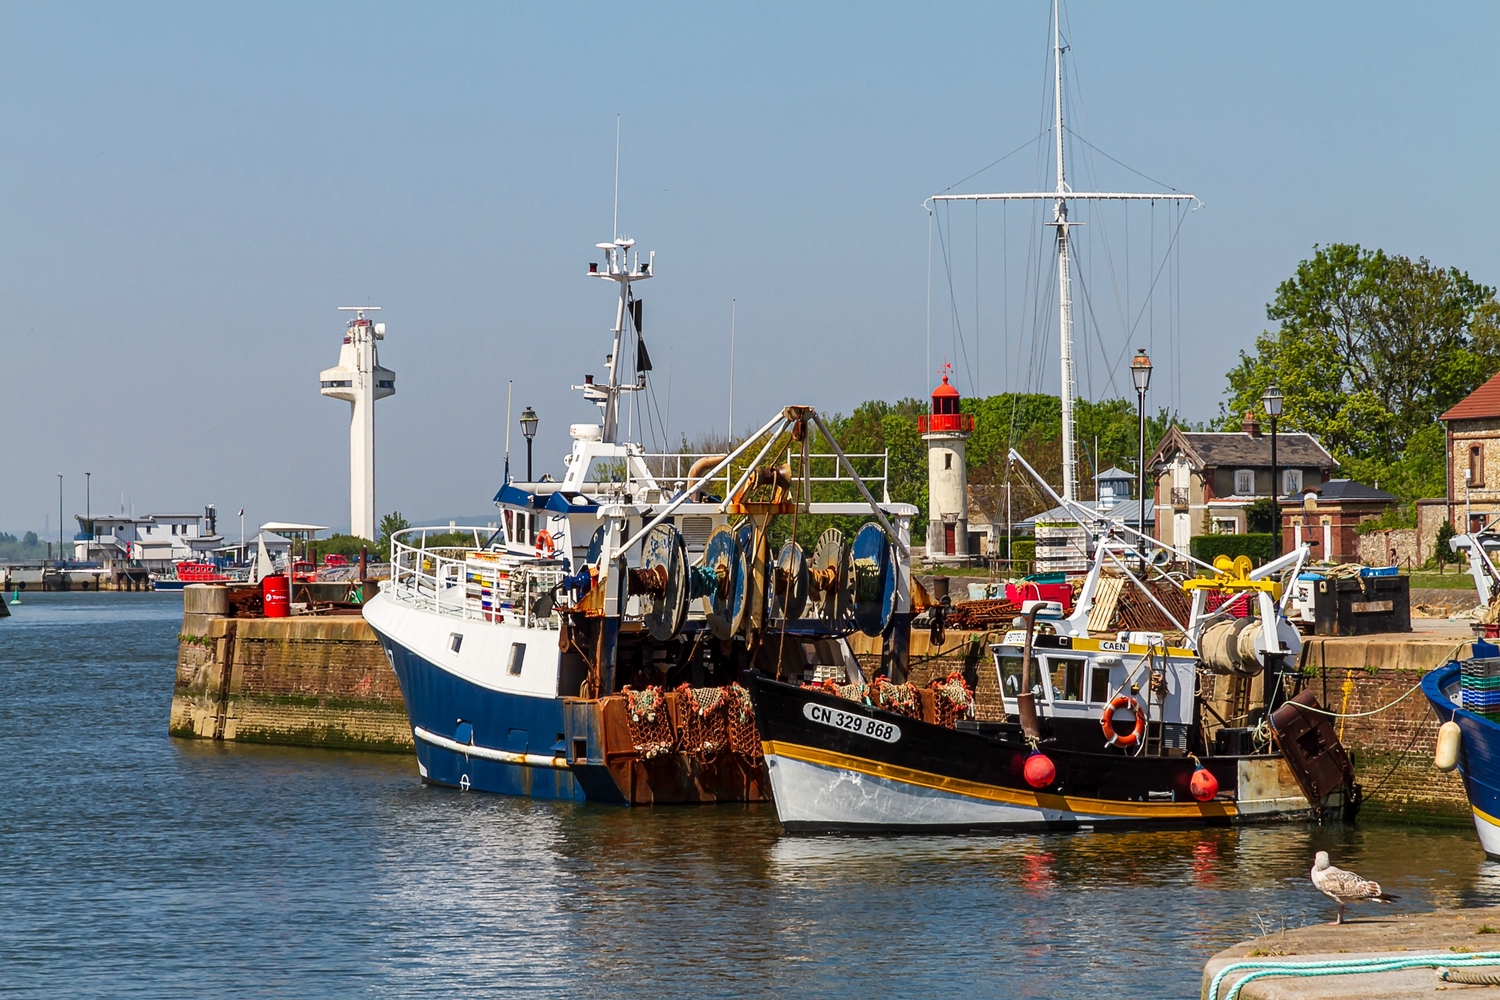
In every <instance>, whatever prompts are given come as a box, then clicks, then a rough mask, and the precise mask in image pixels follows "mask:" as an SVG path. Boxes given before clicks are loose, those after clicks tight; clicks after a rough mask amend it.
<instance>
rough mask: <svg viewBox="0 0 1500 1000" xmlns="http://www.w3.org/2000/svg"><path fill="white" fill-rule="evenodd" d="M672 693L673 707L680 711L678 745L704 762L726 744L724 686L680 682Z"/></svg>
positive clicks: (726, 727)
mask: <svg viewBox="0 0 1500 1000" xmlns="http://www.w3.org/2000/svg"><path fill="white" fill-rule="evenodd" d="M676 694H677V707H678V709H679V710H680V711H681V714H682V731H681V732H680V733H679V734H678V739H677V745H678V749H680V750H681V751H682V752H683V753H685V754H687V755H688V756H689V757H692V758H693V759H694V760H697V761H699V762H700V763H704V764H706V763H708V762H709V761H711V760H713V759H714V758H715V757H717V756H718V755H719V754H721V753H723V752H724V750H725V749H726V748H727V747H728V746H729V716H728V713H727V712H726V711H725V707H726V700H727V699H726V698H725V696H724V688H721V687H711V688H695V687H689V686H688V685H687V684H686V683H684V684H682V685H681V686H680V687H678V688H677V691H676ZM752 726H753V723H752Z"/></svg>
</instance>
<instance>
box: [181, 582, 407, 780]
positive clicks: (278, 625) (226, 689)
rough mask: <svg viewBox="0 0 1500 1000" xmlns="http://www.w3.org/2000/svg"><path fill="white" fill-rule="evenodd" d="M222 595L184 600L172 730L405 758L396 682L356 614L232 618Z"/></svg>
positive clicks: (197, 590) (201, 593)
mask: <svg viewBox="0 0 1500 1000" xmlns="http://www.w3.org/2000/svg"><path fill="white" fill-rule="evenodd" d="M227 612H228V603H227V600H226V598H225V591H224V588H222V587H189V588H187V590H185V591H184V598H183V616H182V617H183V624H182V632H181V633H180V634H179V636H178V654H177V681H176V685H175V689H174V691H173V695H172V713H171V720H170V723H169V726H168V729H169V732H170V733H171V734H172V735H173V736H180V737H184V738H188V739H221V740H238V741H240V742H249V743H280V744H288V745H293V746H312V747H330V748H341V749H358V750H383V751H390V752H398V753H399V752H405V751H409V750H410V749H411V748H412V735H411V727H410V725H409V723H408V722H407V718H406V704H405V702H404V701H403V700H402V698H401V689H400V686H399V685H398V684H397V682H396V674H395V672H394V671H392V670H391V666H390V663H389V662H388V661H387V660H386V658H385V653H384V651H383V650H382V649H381V648H380V643H379V641H378V640H377V639H376V638H375V633H374V632H373V631H372V630H371V629H370V627H369V626H368V625H367V624H365V620H364V619H363V618H361V617H359V616H358V615H330V616H298V617H290V618H231V617H228V616H227Z"/></svg>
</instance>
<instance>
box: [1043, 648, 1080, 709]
mask: <svg viewBox="0 0 1500 1000" xmlns="http://www.w3.org/2000/svg"><path fill="white" fill-rule="evenodd" d="M1048 665H1049V666H1050V667H1051V668H1052V697H1053V698H1054V699H1056V700H1057V701H1083V700H1084V699H1083V668H1084V666H1085V661H1083V660H1075V659H1072V658H1066V657H1049V658H1048Z"/></svg>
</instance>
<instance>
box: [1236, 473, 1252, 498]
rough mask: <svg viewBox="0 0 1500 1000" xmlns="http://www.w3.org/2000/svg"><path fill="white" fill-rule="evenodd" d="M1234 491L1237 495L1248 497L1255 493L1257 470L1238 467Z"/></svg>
mask: <svg viewBox="0 0 1500 1000" xmlns="http://www.w3.org/2000/svg"><path fill="white" fill-rule="evenodd" d="M1234 492H1235V495H1236V496H1242V497H1248V496H1251V495H1252V494H1254V493H1255V472H1254V470H1252V469H1236V470H1235V471H1234Z"/></svg>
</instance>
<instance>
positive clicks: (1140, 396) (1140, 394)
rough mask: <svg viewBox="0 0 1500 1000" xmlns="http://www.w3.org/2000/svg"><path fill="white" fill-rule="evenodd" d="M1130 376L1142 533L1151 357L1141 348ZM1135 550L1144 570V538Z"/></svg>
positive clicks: (1138, 517)
mask: <svg viewBox="0 0 1500 1000" xmlns="http://www.w3.org/2000/svg"><path fill="white" fill-rule="evenodd" d="M1130 378H1131V380H1132V381H1133V382H1135V395H1136V399H1137V402H1138V406H1137V407H1136V414H1137V422H1138V423H1139V425H1140V428H1139V429H1140V439H1139V443H1138V447H1137V451H1136V466H1135V473H1136V478H1137V479H1138V480H1139V481H1140V482H1139V486H1137V488H1136V504H1135V527H1136V530H1137V531H1139V532H1140V533H1141V534H1142V535H1144V534H1145V533H1146V390H1147V389H1148V388H1150V387H1151V359H1150V358H1148V357H1146V352H1145V350H1143V349H1142V348H1139V347H1137V348H1136V349H1135V358H1134V359H1133V360H1132V361H1131V362H1130ZM1151 492H1152V501H1153V502H1152V505H1151V506H1152V511H1151V514H1152V517H1151V520H1152V522H1153V523H1154V522H1155V520H1156V504H1155V499H1156V497H1155V493H1156V491H1155V490H1152V491H1151ZM1135 548H1136V551H1137V552H1139V553H1140V554H1141V572H1142V573H1144V572H1145V571H1146V566H1145V558H1146V539H1144V538H1137V539H1136V540H1135Z"/></svg>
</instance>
